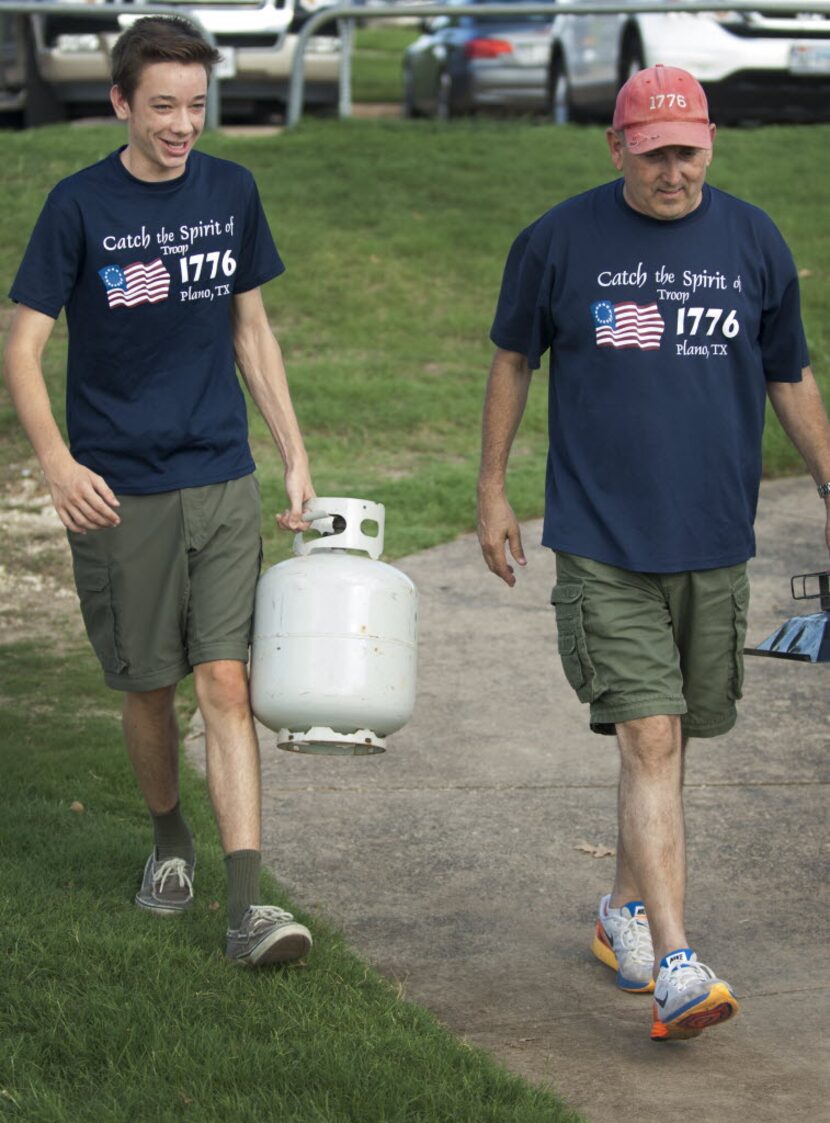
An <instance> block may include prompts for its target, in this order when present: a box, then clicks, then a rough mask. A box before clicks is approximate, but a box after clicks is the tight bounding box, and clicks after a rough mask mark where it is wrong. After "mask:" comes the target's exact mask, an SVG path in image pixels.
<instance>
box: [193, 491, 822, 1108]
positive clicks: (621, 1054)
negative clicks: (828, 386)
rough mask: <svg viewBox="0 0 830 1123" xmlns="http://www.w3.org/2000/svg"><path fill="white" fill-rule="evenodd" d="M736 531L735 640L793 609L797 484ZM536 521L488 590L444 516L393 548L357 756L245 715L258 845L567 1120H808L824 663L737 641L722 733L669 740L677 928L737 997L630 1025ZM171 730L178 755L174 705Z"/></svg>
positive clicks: (609, 774)
mask: <svg viewBox="0 0 830 1123" xmlns="http://www.w3.org/2000/svg"><path fill="white" fill-rule="evenodd" d="M398 517H402V513H401V512H396V511H394V510H388V511H387V522H390V523H391V522H392V521H393V520H394V519H395V518H398ZM756 529H757V534H758V557H757V558H756V559H754V560H753V561H752V562H751V563H750V575H751V580H752V605H751V610H750V625H749V635H748V641H749V642H750V643H753V644H754V643H757V642H759V641H760V640H762V639H763V638H765V637H766V636H767V635H768V634H769V633H771V632H772V631H773V630H774V629H775V627H777V625H778V624H779V623H780V622H782V621H783V620H784V619H785V618H786V617H788V616H792V615H795V614H797V613H800V612H812V611H817V610H818V606H817V604H815V603H811V602H807V603H806V604H804V603H802V604H799V603H796V602H794V601H792V600H791V599H790V587H789V578H790V575H791V574H796V573H806V572H813V571H815V570H818V569H821V568H823V567H825V566H826V565H827V555H826V553H825V547H824V545H823V507H822V504H821V501H820V500H819V499H818V497H817V496H816V492H815V488H814V487H813V484H812V481H811V480H809V479H807V478H805V477H801V478H797V479H788V480H782V481H775V482H771V483H765V484H764V485H763V487H762V492H761V502H760V506H759V515H758V522H757V528H756ZM540 534H541V524H540V523H538V522H534V523H529V524H526V525H525V526H524V527H523V537H524V542H525V546H526V549H527V553H528V565H527V569H526V570H525V571H523V572H521V573H520V574H519V581H518V584H517V586H516V587H515V588H514V589H512V590H511V589H508V588H507V587H506V586H504V585H503V584H502V583H501V582H500V581H498V579H497V578H495V577H494V576H493V575H492V574H490V573H489V572H488V571H487V570H486V568H485V567H484V564H483V562H482V561H481V557H480V554H479V551H478V545H477V542H476V540H475V538H474V537H473V536H469V535H468V536H464V537H462V538H459V539H458V540H457V541H455V542H452V543H450V544H449V545H447V546H440V547H436V548H435V549H431V550H427V551H424V552H423V553H420V554H417V555H414V556H412V557H408V558H405V559H403V560H401V561H400V562H398V563H396V564H398V565H399V566H400V568H401V569H403V570H404V571H405V572H406V573H407V574H409V576H410V577H412V579H413V580H414V581H415V583H416V584H417V586H418V588H419V591H420V605H421V609H420V641H419V669H418V702H417V706H416V711H415V714H414V717H413V719H412V720H411V722H410V723H409V725H408V726H407V727H406V728H405V729H404V730H402V731H401V732H400V733H398V734H395V735H394V736H393V737H391V738H390V740H389V747H388V750H387V752H386V753H384V754H381V755H378V756H373V757H337V758H334V757H320V756H302V755H299V754H294V753H287V752H282V751H280V750H278V749H277V748H276V747H275V737H274V735H273V734H272V733H270V732H268V731H267V730H261V744H262V754H263V775H264V812H265V814H264V824H265V840H264V854H265V858H266V861H267V863H268V864H269V865H270V867H271V868H272V869H273V871H274V873H275V874H276V876H277V877H278V878H279V879H280V881H281V882H282V883H283V884H284V885H285V886H286V887H287V889H288V890H289V891H290V892H291V894H292V896H293V898H294V899H295V900H296V901H297V902H299V903H302V905H304V906H305V907H306V908H308V909H310V910H312V912H314V913H316V914H317V915H320V916H325V917H326V918H327V919H328V920H330V921H332V922H333V923H334V924H336V925H337V926H338V927H339V928H340V929H341V930H342V931H343V932H344V933H345V934H346V936H347V937H348V939H349V941H350V942H351V944H352V946H353V947H354V948H355V949H356V951H357V952H358V953H359V954H360V955H361V956H362V957H363V958H364V959H366V960H367V961H369V962H370V963H372V964H373V965H374V966H375V967H376V968H377V969H378V970H379V971H381V972H382V973H383V974H384V975H385V976H387V977H388V978H390V979H393V980H395V981H397V982H399V983H400V984H401V986H402V987H403V989H404V992H405V995H406V997H407V998H409V999H410V1000H412V1001H415V1002H417V1003H419V1004H421V1005H423V1006H426V1007H428V1008H429V1009H430V1010H432V1011H433V1012H434V1013H435V1014H436V1015H437V1016H438V1017H439V1018H440V1019H441V1020H442V1021H443V1022H444V1023H445V1024H446V1025H447V1026H449V1027H450V1028H451V1029H452V1030H453V1031H454V1032H455V1033H457V1034H458V1035H459V1036H461V1037H462V1038H464V1039H465V1040H467V1041H469V1042H470V1043H472V1044H475V1045H477V1046H481V1047H482V1048H484V1049H486V1050H488V1051H489V1052H490V1053H491V1054H493V1055H494V1056H495V1057H497V1058H498V1059H499V1060H500V1061H501V1062H503V1064H504V1065H506V1066H507V1067H508V1068H509V1069H511V1070H512V1071H514V1072H516V1073H519V1074H521V1075H522V1076H524V1077H526V1078H527V1079H529V1080H531V1081H535V1082H539V1083H543V1084H549V1085H551V1086H552V1087H553V1088H554V1089H555V1090H556V1091H557V1092H558V1093H559V1094H561V1095H562V1096H563V1097H564V1098H565V1099H566V1100H567V1101H568V1102H569V1103H570V1104H571V1105H572V1106H573V1107H574V1108H577V1109H578V1110H580V1111H581V1112H582V1113H583V1114H584V1116H585V1118H586V1119H587V1120H588V1121H589V1123H605V1121H607V1120H608V1119H609V1118H612V1117H615V1116H617V1115H619V1116H620V1117H625V1118H630V1119H636V1120H637V1121H638V1123H651V1121H655V1123H657V1121H658V1120H659V1123H665V1120H666V1119H673V1118H680V1117H681V1113H682V1114H683V1115H689V1116H691V1117H693V1118H696V1119H699V1120H701V1121H703V1123H710V1121H712V1123H720V1121H732V1120H739V1119H741V1118H742V1117H743V1116H746V1117H747V1118H752V1119H753V1121H754V1123H780V1121H781V1120H787V1121H798V1120H810V1121H815V1120H816V1119H819V1118H827V1115H825V1114H824V1112H827V1111H828V1107H827V1105H828V1091H830V1086H828V1072H827V1035H826V1025H827V1023H828V1014H829V1013H830V1001H828V977H827V972H826V968H825V965H824V953H823V952H822V951H821V948H820V946H819V944H818V943H817V940H818V936H819V935H820V934H821V932H822V931H824V930H825V929H826V922H827V917H828V912H827V894H826V882H827V865H826V849H825V850H824V852H823V850H822V847H823V845H826V808H827V801H826V796H827V781H828V763H827V757H828V751H827V750H828V746H829V743H830V738H828V726H827V693H828V691H827V684H828V677H827V676H828V674H830V668H828V666H826V665H811V664H804V663H796V662H789V661H783V660H778V659H762V658H747V660H746V681H745V688H744V699H743V702H742V703H741V709H740V718H739V721H738V725H737V727H736V728H735V730H733V731H732V732H731V733H730V734H729V735H728V736H726V737H723V738H720V739H716V740H711V741H692V742H691V743H690V746H689V751H688V764H687V774H686V778H687V782H686V810H687V829H688V838H689V843H688V856H689V889H688V906H687V924H688V931H689V937H690V941H691V943H692V945H693V946H694V947H695V948H696V950H697V951H698V953H699V956H700V958H701V959H702V960H703V961H704V962H706V963H708V964H710V966H712V967H713V969H714V970H715V971H716V972H717V974H719V975H720V976H721V977H722V978H725V979H727V980H729V982H730V983H731V984H732V986H733V987H734V989H735V991H736V993H737V995H738V997H739V999H740V1000H741V1012H740V1014H739V1016H738V1017H737V1018H735V1019H733V1020H732V1021H731V1022H728V1023H726V1024H724V1025H722V1026H718V1027H716V1028H714V1029H711V1030H708V1031H706V1032H705V1033H704V1034H702V1035H701V1036H700V1037H699V1038H697V1039H695V1040H693V1041H687V1042H673V1043H670V1044H663V1045H657V1044H654V1043H652V1042H651V1041H650V1040H649V1036H648V1031H649V1025H650V999H649V998H648V996H640V995H628V994H624V993H622V992H620V991H618V990H617V989H616V987H615V985H614V981H613V974H612V972H611V971H609V970H608V968H606V967H604V966H603V965H602V964H600V963H599V962H598V961H597V960H596V959H594V958H593V956H592V955H591V952H590V944H591V935H592V927H593V921H594V915H595V910H596V906H597V903H598V900H599V897H600V896H601V895H602V894H603V893H605V892H607V891H608V890H609V888H610V883H611V878H612V863H613V858H612V857H608V856H606V857H599V856H594V854H595V853H596V854H602V852H603V851H604V850H608V849H612V848H613V847H614V845H615V835H616V808H615V800H616V777H617V754H616V748H615V742H614V740H613V739H612V738H608V737H600V736H596V735H594V734H592V733H591V732H590V731H589V729H588V725H587V709H586V708H585V707H583V706H581V705H580V704H579V703H578V702H577V701H576V699H575V697H574V696H573V694H572V692H571V690H570V688H569V687H568V686H567V684H566V682H565V680H564V677H563V674H562V671H561V667H560V665H559V662H558V657H557V655H556V642H555V621H554V615H553V609H552V608H551V607H550V605H549V599H550V589H551V586H552V584H553V557H552V555H551V553H550V551H548V550H543V549H542V548H541V546H540V545H539V539H540ZM189 749H190V753H191V756H192V759H194V760H195V761H196V762H197V763H199V762H200V761H201V760H202V758H203V745H202V743H201V737H200V735H199V731H198V726H197V727H195V729H194V731H193V733H192V735H191V737H190V739H189ZM312 965H313V957H312ZM446 1123H451V1121H446Z"/></svg>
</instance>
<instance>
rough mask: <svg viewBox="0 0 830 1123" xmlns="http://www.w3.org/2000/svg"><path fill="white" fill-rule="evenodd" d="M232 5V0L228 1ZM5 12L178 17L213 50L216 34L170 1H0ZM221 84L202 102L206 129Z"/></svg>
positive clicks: (215, 121)
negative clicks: (59, 2) (147, 2)
mask: <svg viewBox="0 0 830 1123" xmlns="http://www.w3.org/2000/svg"><path fill="white" fill-rule="evenodd" d="M228 3H229V5H230V6H233V0H228ZM4 12H8V13H9V14H12V15H22V16H29V15H32V16H67V15H73V16H81V17H82V18H85V19H94V18H96V17H97V19H99V20H100V19H101V17H102V16H104V15H111V14H114V15H125V16H180V17H181V18H182V19H186V20H187V21H188V22H189V23H192V24H193V25H194V27H196V28H198V30H199V31H200V33H201V34H202V35H203V36H204V38H205V40H206V41H207V42H208V43H209V44H210V45H211V47H213V48H214V50H215V49H216V36H215V35H214V34H213V32H212V31H209V30H208V29H207V28H206V27H205V25H204V24H203V23H202V21H201V20H200V19H199V17H198V16H197V15H195V14H194V13H193V12H192V11H190V9H189V8H184V7H179V5H178V4H177V5H175V6H173V5H172V4H142V3H140V2H138V3H135V4H119V3H114V4H110V3H107V4H106V5H103V4H55V3H41V2H40V0H0V15H2V14H3V13H4ZM219 87H220V83H219V81H218V80H214V81H212V82H210V83H209V84H208V93H207V103H206V105H205V128H206V129H217V128H218V127H219V118H220V111H221V104H220V102H221V95H220V92H219Z"/></svg>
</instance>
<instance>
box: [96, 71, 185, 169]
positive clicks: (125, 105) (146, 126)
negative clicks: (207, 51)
mask: <svg viewBox="0 0 830 1123" xmlns="http://www.w3.org/2000/svg"><path fill="white" fill-rule="evenodd" d="M110 97H111V100H112V105H113V109H114V110H115V113H116V116H117V117H118V119H119V120H121V121H126V122H127V137H128V142H127V148H126V150H125V151H124V152H123V153H122V160H123V162H124V165H125V167H126V168H127V170H128V171H129V172H131V173H132V174H133V175H134V176H136V178H137V179H146V180H165V179H175V178H176V177H177V176H180V175H181V174H182V172H183V171H184V167H185V164H186V163H187V157H188V156H189V155H190V150H191V149H192V148H193V146H194V144H195V143H196V141H197V140H198V139H199V136H200V135H201V133H202V129H203V128H204V126H205V104H206V102H207V74H206V73H205V68H204V67H203V66H202V65H201V63H180V62H154V63H151V64H150V65H149V66H145V68H144V69H143V70H142V72H141V78H140V80H139V83H138V87H137V88H136V91H135V93H134V94H133V96H132V100H131V102H128V101H127V100H126V98H125V97H124V96H123V94H122V93H121V90H120V89H119V88H118V87H117V86H113V88H112V91H111V93H110Z"/></svg>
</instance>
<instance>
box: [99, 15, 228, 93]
mask: <svg viewBox="0 0 830 1123" xmlns="http://www.w3.org/2000/svg"><path fill="white" fill-rule="evenodd" d="M221 57H222V56H221V55H220V54H219V52H218V51H217V50H216V48H215V47H212V46H211V45H210V43H208V42H207V40H206V39H204V38H203V36H202V35H201V33H200V32H199V30H198V28H197V27H195V26H194V24H192V23H190V22H189V21H188V20H185V19H181V18H179V17H178V16H145V17H144V18H143V19H140V20H136V22H135V23H134V24H133V25H132V27H130V28H128V29H127V30H126V31H125V32H124V33H123V35H121V36H119V38H118V40H117V42H116V44H115V46H114V47H113V49H112V84H113V85H114V86H118V88H119V89H120V90H121V93H122V94H123V95H124V97H125V98H126V99H127V101H128V102H130V101H131V100H132V96H133V94H134V93H135V91H136V89H137V88H138V83H139V82H140V81H141V72H142V70H143V69H144V67H145V66H150V65H151V64H152V63H154V62H182V63H193V62H197V63H200V64H201V65H202V66H203V67H204V68H205V73H206V74H207V77H208V81H210V75H211V71H212V70H213V67H214V66H215V65H216V63H217V62H219V61H220V59H221Z"/></svg>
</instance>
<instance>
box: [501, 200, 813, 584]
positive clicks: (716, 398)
mask: <svg viewBox="0 0 830 1123" xmlns="http://www.w3.org/2000/svg"><path fill="white" fill-rule="evenodd" d="M622 187H623V184H622V180H617V181H615V182H613V183H609V184H605V185H603V186H602V187H598V188H595V189H593V190H592V191H588V192H586V193H585V194H583V195H579V196H576V197H575V198H573V199H569V200H567V201H566V202H564V203H562V204H560V205H559V206H556V207H554V208H553V209H552V210H550V211H548V212H547V214H545V215H543V216H542V217H541V218H540V219H538V220H537V221H536V222H535V223H533V224H532V225H531V226H529V227H528V228H527V229H526V230H524V231H523V232H522V233H521V234H520V235H519V237H518V238H517V239H516V241H515V242H514V244H513V247H512V249H511V251H510V254H509V257H508V260H507V265H506V267H505V272H504V278H503V282H502V289H501V295H500V298H499V303H498V309H497V312H496V318H495V321H494V324H493V328H492V331H491V339H492V340H493V342H494V343H495V344H496V346H497V347H500V348H502V349H504V350H507V351H515V352H518V353H520V354H523V355H526V356H527V358H528V362H529V365H530V367H531V368H532V369H535V368H537V367H538V366H539V364H540V359H541V357H542V355H543V354H544V352H545V351H547V350H548V349H550V384H549V434H550V450H549V453H548V465H547V480H546V502H545V525H544V534H543V543H544V545H546V546H550V547H551V548H553V549H555V550H560V551H563V552H565V553H572V554H577V555H579V556H581V557H587V558H592V559H594V560H595V561H600V562H605V563H606V564H608V565H615V566H619V567H622V568H624V569H629V570H635V571H640V572H658V573H674V572H684V571H687V570H693V569H711V568H715V567H719V566H729V565H736V564H738V563H739V562H743V561H746V560H747V558H749V557H751V556H752V555H753V554H754V553H755V537H754V531H753V523H754V520H755V510H756V505H757V500H758V488H759V484H760V477H761V437H762V433H763V426H764V410H765V391H766V380H773V381H780V382H798V381H800V379H801V370H802V368H803V367H805V366H807V365H808V363H809V358H808V353H807V345H806V342H805V338H804V331H803V328H802V324H801V313H800V303H799V291H798V277H797V273H796V269H795V266H794V264H793V260H792V256H791V254H790V252H789V250H788V248H787V246H786V244H785V242H784V240H783V238H782V237H781V235H780V233H779V232H778V230H777V229H776V227H775V226H774V225H773V223H772V221H771V220H770V219H769V218H768V217H767V216H766V215H765V214H764V213H763V211H760V210H759V209H758V208H757V207H753V206H751V205H750V204H748V203H744V202H742V201H741V200H739V199H736V198H734V197H733V196H731V195H727V194H725V193H724V192H722V191H719V190H717V189H714V188H710V187H708V186H707V187H705V188H704V192H703V196H702V198H701V202H700V204H699V206H698V207H697V208H696V209H695V210H694V211H692V212H691V213H690V214H689V215H686V216H685V217H684V218H681V219H677V220H675V221H668V222H665V221H660V220H658V219H653V218H649V217H648V216H646V215H642V214H640V213H638V212H637V211H635V210H633V209H632V208H631V207H629V206H628V204H627V203H626V202H625V199H624V198H623V193H622Z"/></svg>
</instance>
